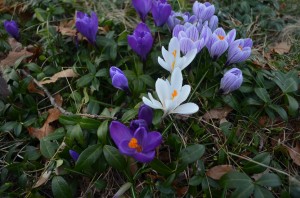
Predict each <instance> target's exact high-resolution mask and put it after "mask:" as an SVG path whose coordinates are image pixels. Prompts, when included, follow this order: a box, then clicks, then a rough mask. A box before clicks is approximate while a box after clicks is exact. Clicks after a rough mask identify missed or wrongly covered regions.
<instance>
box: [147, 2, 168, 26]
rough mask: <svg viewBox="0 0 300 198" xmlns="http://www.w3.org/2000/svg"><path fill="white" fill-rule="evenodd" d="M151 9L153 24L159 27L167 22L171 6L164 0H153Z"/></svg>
mask: <svg viewBox="0 0 300 198" xmlns="http://www.w3.org/2000/svg"><path fill="white" fill-rule="evenodd" d="M151 11H152V16H153V19H154V23H155V25H156V26H158V27H160V26H163V25H164V24H165V23H166V22H167V20H168V18H169V16H170V14H171V11H172V8H171V5H170V4H168V3H167V1H166V0H154V1H153V3H152V9H151Z"/></svg>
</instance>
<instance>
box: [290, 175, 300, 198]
mask: <svg viewBox="0 0 300 198" xmlns="http://www.w3.org/2000/svg"><path fill="white" fill-rule="evenodd" d="M289 184H290V186H289V191H290V194H291V195H292V197H298V196H299V195H300V177H299V176H296V177H289Z"/></svg>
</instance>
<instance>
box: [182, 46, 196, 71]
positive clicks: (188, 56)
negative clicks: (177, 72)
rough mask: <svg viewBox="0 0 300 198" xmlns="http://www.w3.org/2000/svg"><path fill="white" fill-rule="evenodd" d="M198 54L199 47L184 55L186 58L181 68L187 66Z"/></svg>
mask: <svg viewBox="0 0 300 198" xmlns="http://www.w3.org/2000/svg"><path fill="white" fill-rule="evenodd" d="M196 54H197V48H195V49H192V50H190V51H189V52H188V53H187V54H186V55H185V56H184V57H185V60H184V62H183V64H182V67H181V70H183V69H184V68H186V67H187V66H188V65H189V64H190V63H191V62H192V61H193V60H194V58H195V57H196Z"/></svg>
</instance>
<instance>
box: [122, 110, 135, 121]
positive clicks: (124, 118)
mask: <svg viewBox="0 0 300 198" xmlns="http://www.w3.org/2000/svg"><path fill="white" fill-rule="evenodd" d="M137 114H138V110H137V109H130V110H128V111H126V112H125V113H124V114H123V116H122V118H121V120H122V122H127V121H129V120H131V119H133V118H134V117H136V116H137Z"/></svg>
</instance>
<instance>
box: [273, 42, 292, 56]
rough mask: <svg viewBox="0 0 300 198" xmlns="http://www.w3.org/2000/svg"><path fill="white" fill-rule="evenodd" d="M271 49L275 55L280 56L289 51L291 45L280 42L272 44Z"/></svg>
mask: <svg viewBox="0 0 300 198" xmlns="http://www.w3.org/2000/svg"><path fill="white" fill-rule="evenodd" d="M271 49H272V51H274V52H275V53H277V54H280V55H282V54H285V53H288V52H289V51H290V49H291V45H290V44H288V43H287V42H281V43H276V44H273V45H272V47H271Z"/></svg>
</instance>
